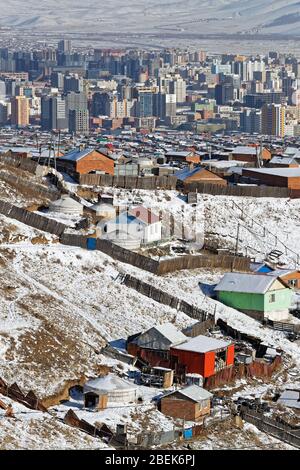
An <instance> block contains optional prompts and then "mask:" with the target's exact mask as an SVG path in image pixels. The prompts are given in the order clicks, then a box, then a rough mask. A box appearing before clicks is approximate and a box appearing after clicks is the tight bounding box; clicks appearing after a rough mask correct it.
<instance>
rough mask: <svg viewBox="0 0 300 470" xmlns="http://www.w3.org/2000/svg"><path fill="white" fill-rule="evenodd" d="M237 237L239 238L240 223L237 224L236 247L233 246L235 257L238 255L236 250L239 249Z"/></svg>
mask: <svg viewBox="0 0 300 470" xmlns="http://www.w3.org/2000/svg"><path fill="white" fill-rule="evenodd" d="M239 237H240V223H239V222H238V226H237V234H236V245H235V255H236V256H237V254H238V249H239Z"/></svg>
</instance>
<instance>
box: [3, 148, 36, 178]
mask: <svg viewBox="0 0 300 470" xmlns="http://www.w3.org/2000/svg"><path fill="white" fill-rule="evenodd" d="M0 163H4V164H6V165H9V166H12V167H15V168H20V169H21V170H24V171H28V172H29V173H33V174H35V173H36V170H37V168H38V166H39V165H38V163H36V162H34V161H33V160H31V159H30V158H26V157H18V156H17V155H12V152H11V151H8V152H6V153H2V154H0Z"/></svg>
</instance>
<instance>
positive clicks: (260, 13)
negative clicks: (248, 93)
mask: <svg viewBox="0 0 300 470" xmlns="http://www.w3.org/2000/svg"><path fill="white" fill-rule="evenodd" d="M299 22H300V17H299V5H298V3H296V2H295V1H294V0H275V1H273V2H270V1H269V0H260V1H258V0H249V1H246V0H203V1H202V0H187V1H185V2H184V3H182V2H178V0H165V1H164V2H162V3H161V2H158V1H156V0H147V1H146V0H142V1H139V2H134V3H132V2H124V1H121V0H113V1H112V2H110V3H109V4H107V2H104V0H98V1H97V2H93V1H91V0H87V1H86V2H84V4H83V3H82V2H80V1H79V0H63V1H58V0H50V1H48V2H47V4H45V3H44V2H39V1H38V0H30V1H28V2H26V3H24V2H22V1H21V0H8V1H7V2H5V5H3V9H2V12H1V23H2V25H13V26H18V27H20V28H27V29H28V28H32V27H34V28H35V29H40V30H42V29H47V30H54V31H61V32H63V31H66V30H73V31H91V32H97V31H98V30H99V28H100V29H101V30H102V31H105V32H109V33H116V32H120V33H122V32H128V33H129V32H130V33H154V32H155V33H170V32H171V33H172V32H173V33H179V34H181V33H184V32H185V31H188V32H190V33H193V32H197V31H199V26H200V27H201V33H206V34H207V33H208V34H215V33H225V34H226V33H228V32H230V33H234V32H243V33H244V32H250V33H255V32H257V31H258V32H262V33H285V34H289V35H293V34H297V33H298V28H299Z"/></svg>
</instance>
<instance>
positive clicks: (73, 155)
mask: <svg viewBox="0 0 300 470" xmlns="http://www.w3.org/2000/svg"><path fill="white" fill-rule="evenodd" d="M94 150H95V149H93V148H87V149H84V150H79V149H74V150H71V152H68V153H66V154H65V155H63V156H62V157H60V160H67V161H70V162H77V161H78V160H80V159H81V158H83V157H86V156H87V155H88V154H89V153H91V152H93V151H94Z"/></svg>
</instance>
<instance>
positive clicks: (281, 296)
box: [214, 273, 292, 321]
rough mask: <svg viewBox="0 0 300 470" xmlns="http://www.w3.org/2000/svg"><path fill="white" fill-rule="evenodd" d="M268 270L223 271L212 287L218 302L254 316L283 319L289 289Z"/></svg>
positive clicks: (287, 302)
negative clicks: (256, 271)
mask: <svg viewBox="0 0 300 470" xmlns="http://www.w3.org/2000/svg"><path fill="white" fill-rule="evenodd" d="M270 274H271V273H270ZM270 274H245V273H226V274H225V275H224V276H223V278H222V279H221V281H220V282H219V284H218V285H217V286H216V287H215V289H214V290H215V292H217V295H218V299H219V300H220V302H223V303H224V304H225V305H228V306H229V307H232V308H236V309H237V310H240V311H242V312H244V313H246V314H247V315H249V316H251V317H253V318H255V319H256V320H260V321H263V320H264V319H265V318H269V319H270V320H274V321H280V320H285V319H286V318H287V317H288V313H289V308H290V306H291V302H292V291H291V289H290V288H289V287H288V285H287V284H286V283H284V282H283V281H282V280H281V279H280V278H278V277H275V276H273V275H270Z"/></svg>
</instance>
